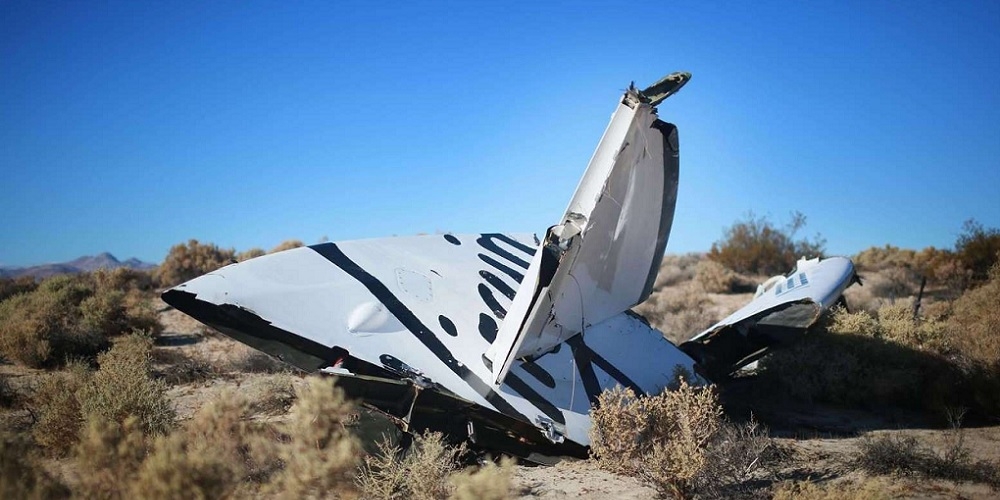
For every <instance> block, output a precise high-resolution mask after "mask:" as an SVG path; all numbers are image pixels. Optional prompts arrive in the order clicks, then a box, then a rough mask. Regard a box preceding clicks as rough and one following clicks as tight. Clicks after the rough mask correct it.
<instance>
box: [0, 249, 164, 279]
mask: <svg viewBox="0 0 1000 500" xmlns="http://www.w3.org/2000/svg"><path fill="white" fill-rule="evenodd" d="M119 267H128V268H131V269H140V270H145V269H152V268H154V267H156V264H150V263H149V262H143V261H141V260H139V259H136V258H134V257H133V258H131V259H128V260H125V261H120V260H118V259H117V258H115V256H114V255H111V254H110V253H108V252H104V253H102V254H99V255H93V256H91V255H85V256H83V257H80V258H78V259H74V260H71V261H69V262H60V263H56V264H42V265H39V266H31V267H6V266H0V278H17V277H20V276H34V277H35V278H48V277H49V276H55V275H57V274H73V273H83V272H90V271H96V270H98V269H102V268H103V269H117V268H119Z"/></svg>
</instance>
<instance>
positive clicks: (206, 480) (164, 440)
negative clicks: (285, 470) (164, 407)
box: [127, 393, 280, 498]
mask: <svg viewBox="0 0 1000 500" xmlns="http://www.w3.org/2000/svg"><path fill="white" fill-rule="evenodd" d="M247 416H248V408H247V405H246V402H245V401H244V400H242V399H241V398H239V397H237V396H236V395H234V394H232V393H224V394H223V395H222V396H221V397H220V398H219V399H218V400H217V401H215V402H213V403H211V404H209V405H207V406H205V407H204V408H202V409H201V410H199V411H198V412H197V413H196V414H195V416H194V418H192V420H191V421H189V422H188V423H187V424H186V425H185V426H184V427H183V428H181V429H179V430H177V431H175V432H173V433H171V434H170V435H167V436H162V437H160V438H158V439H157V440H156V443H155V446H154V447H153V450H152V452H151V453H150V455H149V456H148V457H147V458H146V460H145V461H143V463H142V464H141V466H140V467H139V468H138V469H137V472H136V476H135V481H134V482H133V483H132V484H131V485H130V486H129V487H128V489H127V491H128V492H129V493H130V494H131V495H133V496H134V497H136V498H224V497H228V496H233V495H235V494H237V492H240V491H243V494H249V492H248V491H245V490H241V488H243V489H245V488H248V486H247V483H250V482H254V481H256V482H257V483H261V482H264V481H266V480H267V478H269V477H270V476H271V475H272V474H273V473H274V472H275V471H276V470H277V469H278V468H279V466H280V462H278V460H277V459H276V458H275V457H274V453H273V449H272V448H273V446H274V444H273V443H272V442H271V440H270V439H268V438H267V434H266V433H265V432H264V429H263V428H261V427H259V426H258V427H254V426H253V425H251V424H250V423H249V422H248V421H247ZM251 489H252V488H251Z"/></svg>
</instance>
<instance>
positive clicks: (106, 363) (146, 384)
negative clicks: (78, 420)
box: [78, 334, 175, 434]
mask: <svg viewBox="0 0 1000 500" xmlns="http://www.w3.org/2000/svg"><path fill="white" fill-rule="evenodd" d="M152 349H153V342H152V339H150V338H149V337H148V336H144V335H140V334H133V335H129V336H128V337H124V338H122V339H121V340H120V341H118V342H116V343H115V345H114V346H113V347H112V348H111V349H110V350H109V351H108V352H105V353H102V354H101V355H100V356H98V358H97V363H98V365H99V366H100V369H98V370H97V371H96V372H95V373H94V375H93V376H92V377H91V378H90V380H89V381H88V383H87V384H86V385H84V386H83V387H82V388H81V389H80V390H79V395H78V397H79V400H80V411H81V413H82V414H83V416H84V418H86V419H89V418H91V417H101V418H104V419H107V420H109V421H112V422H124V421H125V419H126V418H128V417H133V418H135V419H136V420H138V423H139V426H140V427H141V428H142V429H143V431H144V432H146V433H150V434H162V433H165V432H167V430H169V429H170V427H171V426H172V425H173V422H174V417H175V413H174V409H173V406H172V405H171V404H170V400H169V399H167V396H166V391H167V385H166V383H164V382H163V381H162V380H154V379H153V378H152V358H151V351H152Z"/></svg>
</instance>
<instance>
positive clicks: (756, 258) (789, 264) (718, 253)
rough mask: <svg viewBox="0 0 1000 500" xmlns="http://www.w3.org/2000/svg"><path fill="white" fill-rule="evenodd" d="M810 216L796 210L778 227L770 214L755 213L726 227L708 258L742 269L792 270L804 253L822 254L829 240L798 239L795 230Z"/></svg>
mask: <svg viewBox="0 0 1000 500" xmlns="http://www.w3.org/2000/svg"><path fill="white" fill-rule="evenodd" d="M805 223H806V217H805V216H804V215H802V214H801V213H799V212H794V213H792V220H791V222H789V224H788V225H787V226H786V227H785V228H783V229H782V228H777V227H775V226H774V225H773V224H772V223H771V221H769V220H768V219H767V217H757V216H755V215H754V214H753V213H750V214H748V215H747V217H746V218H745V219H744V220H742V221H737V222H736V223H734V224H733V225H732V226H731V227H730V228H729V229H727V230H726V231H725V234H724V236H723V238H722V240H720V241H718V242H715V243H713V244H712V249H711V250H710V251H709V252H708V258H709V259H711V260H714V261H716V262H718V263H720V264H722V265H723V266H725V267H727V268H729V269H732V270H734V271H736V272H738V273H744V274H751V275H775V274H781V273H785V272H788V271H789V270H791V269H792V268H794V267H795V263H796V262H797V261H798V260H799V258H801V257H808V258H812V257H822V256H823V248H824V246H825V244H826V242H825V241H824V240H823V239H822V238H821V237H819V236H816V238H815V239H813V240H811V241H810V240H809V239H801V240H795V239H794V238H795V233H796V232H798V230H799V229H801V228H802V227H803V226H805Z"/></svg>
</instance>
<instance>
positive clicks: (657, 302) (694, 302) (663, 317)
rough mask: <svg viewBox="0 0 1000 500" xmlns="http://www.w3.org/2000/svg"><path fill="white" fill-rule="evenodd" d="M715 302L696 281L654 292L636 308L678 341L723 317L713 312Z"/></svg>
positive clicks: (667, 335)
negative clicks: (712, 306)
mask: <svg viewBox="0 0 1000 500" xmlns="http://www.w3.org/2000/svg"><path fill="white" fill-rule="evenodd" d="M710 307H711V301H710V300H709V298H708V296H707V295H706V294H705V292H704V291H703V290H702V289H701V288H700V287H699V286H695V285H694V283H685V284H683V285H680V286H676V287H667V288H664V289H662V290H660V291H657V292H654V293H653V294H651V295H650V296H649V298H648V299H646V301H645V302H643V303H642V304H639V305H638V306H636V307H635V308H634V309H633V310H634V311H635V312H636V313H638V314H640V315H642V316H643V317H645V318H646V320H647V321H649V323H650V324H651V325H653V326H654V327H656V328H657V329H659V330H660V331H662V332H663V333H664V335H665V336H666V337H667V338H668V339H669V340H670V341H671V342H674V343H680V342H682V341H684V340H687V339H688V338H690V337H691V336H692V335H694V334H696V333H699V332H701V331H702V330H704V329H706V328H708V327H709V326H712V325H713V324H714V323H715V322H716V321H717V320H718V319H719V318H717V317H715V316H714V315H713V314H712V312H711V311H710Z"/></svg>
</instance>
